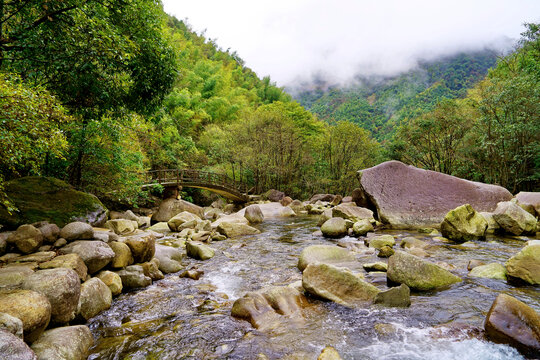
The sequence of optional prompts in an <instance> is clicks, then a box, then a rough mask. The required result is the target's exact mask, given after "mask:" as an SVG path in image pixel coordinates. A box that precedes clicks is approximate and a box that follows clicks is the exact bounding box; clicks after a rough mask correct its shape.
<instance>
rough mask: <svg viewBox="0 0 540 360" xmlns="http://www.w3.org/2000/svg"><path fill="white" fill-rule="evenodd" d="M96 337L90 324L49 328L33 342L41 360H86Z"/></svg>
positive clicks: (33, 346) (33, 348)
mask: <svg viewBox="0 0 540 360" xmlns="http://www.w3.org/2000/svg"><path fill="white" fill-rule="evenodd" d="M92 345H94V337H93V336H92V333H91V332H90V329H89V328H88V326H85V325H76V326H65V327H60V328H56V329H51V330H47V331H45V332H44V333H43V335H42V336H41V337H40V338H39V339H38V340H37V341H36V342H34V343H33V344H32V350H34V352H35V353H36V355H37V356H38V359H40V360H86V358H88V355H89V353H90V348H91V347H92Z"/></svg>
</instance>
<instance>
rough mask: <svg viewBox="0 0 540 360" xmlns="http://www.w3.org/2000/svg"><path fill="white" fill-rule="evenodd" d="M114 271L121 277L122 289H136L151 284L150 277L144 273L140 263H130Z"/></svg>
mask: <svg viewBox="0 0 540 360" xmlns="http://www.w3.org/2000/svg"><path fill="white" fill-rule="evenodd" d="M116 273H117V274H118V275H119V276H120V278H121V279H122V287H123V288H124V289H136V288H141V287H145V286H148V285H150V284H152V279H150V278H149V277H148V276H146V275H144V270H143V268H142V266H140V265H130V266H127V267H126V268H125V269H122V270H120V271H117V272H116Z"/></svg>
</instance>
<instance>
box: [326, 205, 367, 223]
mask: <svg viewBox="0 0 540 360" xmlns="http://www.w3.org/2000/svg"><path fill="white" fill-rule="evenodd" d="M332 217H340V218H343V219H346V220H351V221H353V222H356V221H359V220H363V219H367V220H370V219H373V211H371V210H369V209H366V208H363V207H359V206H355V205H354V204H353V203H346V204H341V205H338V206H335V207H333V208H332Z"/></svg>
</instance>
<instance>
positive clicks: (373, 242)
mask: <svg viewBox="0 0 540 360" xmlns="http://www.w3.org/2000/svg"><path fill="white" fill-rule="evenodd" d="M366 242H367V243H368V244H369V247H370V248H374V249H380V248H382V247H383V246H390V247H392V246H394V245H395V244H396V240H395V239H394V237H393V236H392V235H379V236H373V237H370V238H367V239H366Z"/></svg>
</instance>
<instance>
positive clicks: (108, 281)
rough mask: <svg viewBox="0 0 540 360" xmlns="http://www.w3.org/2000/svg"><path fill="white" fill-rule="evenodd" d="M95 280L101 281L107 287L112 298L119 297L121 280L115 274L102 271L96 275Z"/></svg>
mask: <svg viewBox="0 0 540 360" xmlns="http://www.w3.org/2000/svg"><path fill="white" fill-rule="evenodd" d="M96 278H98V279H99V280H101V281H103V283H104V284H105V285H107V287H108V288H109V290H110V291H111V294H112V295H113V296H116V295H120V294H121V293H122V279H121V278H120V275H118V274H117V273H114V272H112V271H108V270H104V271H100V272H99V273H97V275H96Z"/></svg>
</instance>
